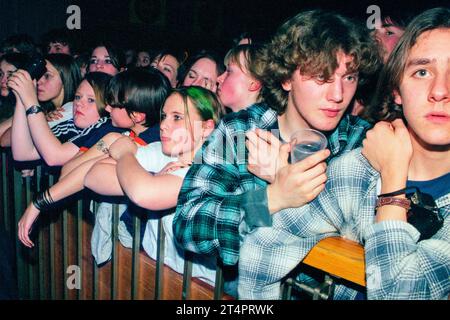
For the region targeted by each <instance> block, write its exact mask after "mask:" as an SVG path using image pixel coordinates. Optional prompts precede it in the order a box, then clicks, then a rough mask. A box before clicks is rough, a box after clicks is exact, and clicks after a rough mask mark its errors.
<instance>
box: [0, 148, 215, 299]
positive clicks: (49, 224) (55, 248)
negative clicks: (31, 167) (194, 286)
mask: <svg viewBox="0 0 450 320" xmlns="http://www.w3.org/2000/svg"><path fill="white" fill-rule="evenodd" d="M0 157H1V165H2V168H1V170H0V174H1V176H0V188H1V197H0V201H1V203H0V209H1V210H2V214H0V226H3V227H4V229H5V230H6V231H7V232H9V233H11V234H12V236H13V237H14V238H15V241H14V245H13V247H14V248H13V250H14V253H15V257H16V261H15V269H16V270H17V275H16V276H17V284H18V291H19V297H20V298H21V299H40V300H43V299H52V300H53V299H99V298H104V297H103V296H102V297H101V296H100V293H101V291H102V290H103V291H104V286H103V287H102V288H100V287H101V282H102V281H101V280H102V276H101V269H102V268H103V266H102V267H100V268H99V267H97V266H96V264H95V262H94V258H93V256H92V255H91V253H90V252H86V251H87V250H86V247H87V245H86V241H88V240H87V239H89V238H88V234H87V233H88V232H87V230H86V226H85V225H86V221H88V220H89V214H88V212H89V201H88V199H84V198H81V199H78V200H76V201H75V202H72V203H68V204H65V206H64V208H63V209H61V210H54V211H52V212H45V213H41V214H40V216H39V221H38V226H35V227H36V228H37V230H36V231H37V237H36V239H34V242H35V247H34V248H33V249H28V248H25V247H24V246H23V245H22V244H21V243H20V241H19V240H18V238H17V223H18V221H19V219H20V218H21V216H22V214H23V212H24V210H25V208H26V206H27V205H28V203H30V201H31V199H32V196H33V194H34V193H36V192H39V191H41V190H45V189H46V188H48V187H50V186H52V185H53V184H54V183H55V182H56V181H57V177H56V176H55V175H53V174H50V173H48V172H44V170H43V168H42V167H40V166H37V167H36V168H35V173H34V175H33V176H32V177H26V178H23V177H22V176H21V172H20V170H18V169H15V168H14V161H13V159H12V156H11V152H10V150H9V149H0ZM96 209H97V204H94V211H96ZM112 217H113V219H112V240H113V250H112V257H111V262H110V263H109V264H110V265H111V272H110V289H109V298H110V299H118V298H119V285H120V284H119V271H120V268H119V239H118V225H119V208H118V205H113V214H112ZM158 223H159V224H158V241H157V261H156V271H155V279H154V298H155V299H161V298H163V292H164V290H163V289H164V288H163V285H164V277H163V276H164V250H165V248H164V243H165V241H164V238H165V234H164V229H163V226H162V221H161V219H160V220H159V222H158ZM88 224H89V223H88ZM90 225H91V227H92V224H90ZM133 228H134V235H133V241H132V248H131V276H130V279H131V280H130V284H129V287H130V296H129V299H138V298H139V286H140V285H142V283H141V281H140V279H142V277H143V275H142V274H141V273H142V272H143V270H142V268H140V253H141V250H140V248H141V243H140V239H141V234H140V230H141V221H140V218H139V217H137V216H135V217H134V218H133ZM73 239H75V241H73ZM191 257H192V254H190V253H189V252H185V268H184V274H183V281H182V282H183V285H182V291H181V298H182V299H189V297H190V292H191V282H192V279H191V278H192V261H191ZM71 265H75V266H78V267H80V269H81V275H82V277H81V280H80V281H79V282H80V283H81V285H82V286H83V289H86V288H89V290H87V291H86V292H88V293H86V294H85V293H84V291H83V292H82V291H81V290H76V291H73V290H70V288H69V282H70V281H71V280H73V279H71V277H70V274H69V273H68V268H69V266H71ZM90 266H91V267H90ZM216 272H217V273H216V283H215V289H214V293H213V297H214V299H221V298H222V297H223V275H222V266H221V264H220V263H219V262H218V263H217V271H216ZM144 276H145V275H144Z"/></svg>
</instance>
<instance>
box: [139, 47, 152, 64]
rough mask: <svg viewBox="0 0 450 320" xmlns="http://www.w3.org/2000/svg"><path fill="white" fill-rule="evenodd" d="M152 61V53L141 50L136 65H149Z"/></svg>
mask: <svg viewBox="0 0 450 320" xmlns="http://www.w3.org/2000/svg"><path fill="white" fill-rule="evenodd" d="M150 62H151V61H150V55H149V53H148V52H147V51H141V52H139V53H138V55H137V60H136V67H148V66H149V65H150Z"/></svg>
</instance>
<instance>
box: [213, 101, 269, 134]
mask: <svg viewBox="0 0 450 320" xmlns="http://www.w3.org/2000/svg"><path fill="white" fill-rule="evenodd" d="M276 119H277V115H276V112H275V110H273V109H271V108H269V107H268V106H267V105H266V104H264V103H257V104H254V105H252V106H250V107H248V108H247V109H243V110H240V111H239V112H232V113H229V114H227V115H226V116H225V117H224V118H222V120H221V121H220V122H219V127H220V126H223V127H226V128H234V129H242V130H248V129H251V128H265V127H267V126H268V125H271V124H272V123H273V122H274V121H276Z"/></svg>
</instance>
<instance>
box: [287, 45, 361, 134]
mask: <svg viewBox="0 0 450 320" xmlns="http://www.w3.org/2000/svg"><path fill="white" fill-rule="evenodd" d="M352 59H353V58H352V57H351V56H348V55H345V54H343V53H338V55H337V60H338V68H337V69H336V70H335V72H334V74H333V76H332V77H331V78H330V79H329V81H326V82H324V81H321V79H320V78H317V77H311V76H307V75H302V74H301V73H300V71H299V69H297V70H296V71H295V72H294V74H293V75H292V77H291V79H289V80H288V81H286V82H284V83H283V84H282V86H283V89H284V90H286V91H288V92H289V96H288V106H287V110H286V114H287V116H289V118H290V119H291V120H290V121H291V122H293V121H296V122H298V126H299V128H312V129H316V130H319V131H331V130H334V129H335V128H336V126H337V125H338V123H339V121H340V120H341V118H342V116H343V115H344V112H345V110H346V109H347V107H348V105H349V103H350V101H351V100H352V98H353V96H354V94H355V92H356V87H357V84H358V74H357V73H355V72H354V71H349V70H347V63H349V62H351V61H352Z"/></svg>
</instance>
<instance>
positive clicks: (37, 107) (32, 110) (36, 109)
mask: <svg viewBox="0 0 450 320" xmlns="http://www.w3.org/2000/svg"><path fill="white" fill-rule="evenodd" d="M39 112H44V109H42V107H41V106H40V105H37V104H36V105H34V106H31V107H29V108H28V110H27V111H26V112H25V114H26V115H27V116H29V115H30V114H36V113H39Z"/></svg>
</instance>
